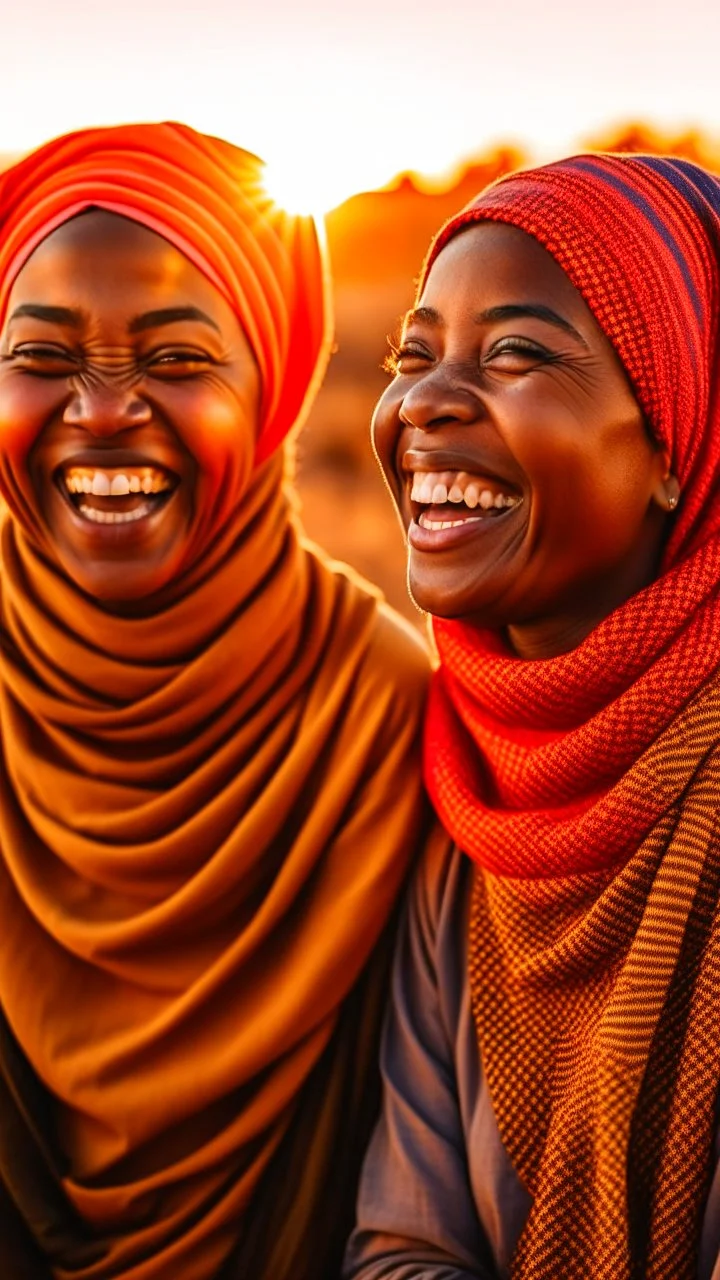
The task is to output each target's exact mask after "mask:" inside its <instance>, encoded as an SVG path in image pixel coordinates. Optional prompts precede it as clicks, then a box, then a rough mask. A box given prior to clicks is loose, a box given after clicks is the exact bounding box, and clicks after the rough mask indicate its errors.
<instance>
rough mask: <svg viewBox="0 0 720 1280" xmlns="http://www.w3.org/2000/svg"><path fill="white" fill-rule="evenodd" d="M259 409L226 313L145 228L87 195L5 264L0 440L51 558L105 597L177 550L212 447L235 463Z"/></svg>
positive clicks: (241, 343) (244, 345) (247, 454)
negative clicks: (96, 205) (12, 266)
mask: <svg viewBox="0 0 720 1280" xmlns="http://www.w3.org/2000/svg"><path fill="white" fill-rule="evenodd" d="M259 412H260V376H259V373H258V369H257V366H256V363H255V360H254V357H253V354H252V351H251V348H250V346H249V343H248V341H247V338H246V337H245V334H244V332H243V330H242V329H241V327H240V323H239V321H238V319H237V317H236V315H235V313H234V312H233V311H232V310H231V308H230V306H229V305H228V304H227V303H226V302H225V300H224V298H223V297H222V296H221V294H220V293H219V292H218V291H217V290H216V289H215V288H214V287H213V286H212V284H211V283H210V282H209V281H208V280H207V279H206V277H205V276H204V275H203V274H202V273H201V272H200V271H199V270H198V269H197V268H196V267H194V266H193V265H192V263H191V262H190V261H189V260H188V259H187V258H185V257H184V255H183V254H182V253H180V252H179V251H178V250H177V249H175V248H174V247H173V246H172V245H170V244H169V243H168V242H167V241H166V240H164V239H163V238H162V237H161V236H159V235H156V234H155V233H154V232H153V231H150V230H148V229H147V228H145V227H143V226H141V225H139V224H138V223H135V222H132V221H130V220H129V219H126V218H123V217H120V216H118V215H116V214H112V213H106V212H104V211H100V210H93V211H91V212H89V213H86V214H82V215H81V216H79V217H76V218H73V219H72V220H71V221H69V222H66V223H64V224H63V225H62V226H61V227H59V228H58V229H57V230H56V231H54V232H53V233H52V234H51V235H49V236H48V237H47V239H45V240H44V241H43V242H42V243H41V245H40V246H39V247H38V248H37V249H36V250H35V252H34V253H33V254H32V256H31V257H30V258H29V259H28V261H27V262H26V264H25V265H24V266H23V268H22V270H21V271H20V272H19V274H18V276H17V279H16V280H15V283H14V285H13V288H12V292H11V295H10V299H9V304H8V309H7V315H6V319H5V323H4V325H3V330H2V334H1V335H0V441H3V442H4V445H3V447H4V448H6V449H7V450H8V455H9V456H10V458H11V459H12V461H13V465H15V466H22V467H27V470H28V471H29V478H30V503H31V505H32V506H33V508H34V513H35V517H36V521H37V522H38V523H39V525H40V528H41V529H42V531H43V532H44V534H45V537H46V540H48V541H49V542H50V544H51V546H52V548H53V551H54V553H55V556H56V558H57V560H58V562H59V564H60V565H61V567H62V568H63V569H64V570H65V572H66V573H67V574H68V575H69V577H70V578H72V579H73V580H74V581H75V582H76V583H77V584H78V586H80V587H81V588H82V589H83V590H84V591H86V592H87V593H88V594H89V595H91V596H94V597H96V598H97V599H99V600H101V601H103V602H104V603H105V604H106V605H107V606H109V607H111V608H112V607H115V606H116V607H121V606H128V605H131V604H132V602H133V601H135V600H138V599H142V598H145V597H147V596H149V595H152V594H153V593H155V592H157V591H159V590H161V589H162V588H163V587H165V586H166V585H167V584H168V583H169V582H170V581H171V580H172V578H173V577H174V576H175V574H176V573H177V572H178V569H179V568H180V567H181V566H182V565H184V563H185V562H186V560H187V554H188V548H189V546H190V545H191V542H192V538H193V535H194V533H195V530H196V528H197V523H198V520H199V518H200V515H201V514H202V513H201V512H199V506H201V505H202V503H203V501H204V498H203V495H204V494H205V493H207V491H208V476H210V474H211V472H212V469H213V467H215V469H217V456H218V452H217V451H218V449H219V450H220V451H221V452H222V451H223V449H224V450H225V451H227V452H229V451H230V450H231V452H232V455H233V458H234V459H235V461H234V464H233V465H235V466H236V467H239V468H240V470H241V472H242V473H243V474H244V475H245V477H247V476H249V474H250V471H251V469H252V465H253V457H254V451H255V440H256V434H257V426H258V417H259ZM28 449H29V450H30V451H29V455H28ZM238 460H239V461H238ZM21 487H22V480H21Z"/></svg>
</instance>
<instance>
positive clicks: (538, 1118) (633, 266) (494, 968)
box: [425, 155, 720, 1280]
mask: <svg viewBox="0 0 720 1280" xmlns="http://www.w3.org/2000/svg"><path fill="white" fill-rule="evenodd" d="M480 220H494V221H500V222H504V223H508V224H511V225H513V226H516V227H519V228H521V229H522V230H524V231H526V232H527V233H529V234H530V235H532V236H534V237H535V238H536V239H537V240H538V241H539V242H540V243H541V244H542V245H544V246H545V248H546V249H547V250H548V251H549V252H550V253H551V254H552V256H553V257H554V258H555V259H556V261H557V262H558V263H559V264H560V266H561V267H562V268H563V269H564V271H565V272H566V274H567V275H568V277H569V278H570V280H571V281H572V283H573V284H574V285H575V286H576V288H577V289H578V290H579V291H580V293H581V294H582V296H583V297H584V299H585V301H586V302H587V304H588V306H589V307H590V309H591V310H592V312H593V314H594V316H595V318H596V319H597V321H598V323H599V324H600V326H601V327H602V329H603V330H604V332H605V334H606V335H607V336H608V338H609V339H610V341H611V343H612V344H613V346H614V347H615V350H616V351H617V353H618V355H619V357H620V359H621V361H622V363H623V365H624V367H625V370H626V372H627V374H628V376H629V378H630V381H631V383H632V385H633V388H634V391H635V394H636V396H637V399H638V401H639V403H640V405H641V407H642V409H643V411H644V413H645V415H646V417H647V420H648V423H649V425H650V428H651V430H652V431H653V433H654V435H655V436H656V438H657V439H658V440H659V441H660V442H661V443H662V444H663V445H664V446H665V447H666V448H667V449H668V452H669V454H670V458H671V468H672V471H673V472H674V474H675V475H676V476H677V477H678V480H679V482H680V489H681V500H680V505H679V508H678V510H677V513H676V514H675V516H674V517H673V518H672V519H673V525H672V530H671V533H670V536H669V540H668V543H667V546H666V550H665V555H664V561H663V564H662V568H661V572H660V575H659V577H658V578H657V580H656V581H655V582H653V583H652V584H651V585H650V586H649V587H648V588H647V589H646V590H644V591H642V592H641V593H639V594H638V595H636V596H634V597H632V598H631V599H630V600H628V601H627V602H626V603H625V604H624V605H622V606H621V607H620V608H619V609H617V610H616V611H615V612H614V613H613V614H611V615H610V616H609V617H608V618H606V619H605V620H604V621H603V622H602V623H601V624H600V625H599V626H598V627H596V629H595V630H594V631H593V632H592V633H591V634H590V635H589V636H588V637H587V638H586V639H585V641H584V642H583V643H582V644H581V645H580V646H579V647H578V648H577V649H575V650H574V651H572V652H570V653H567V654H564V655H561V656H560V657H557V658H553V659H550V660H545V661H532V662H531V661H522V660H520V659H518V658H516V657H513V656H512V655H511V654H510V653H509V651H508V650H507V648H506V646H505V645H504V644H503V643H502V642H501V640H500V638H499V637H497V636H495V635H490V634H488V633H484V632H483V631H481V630H480V629H478V628H476V627H474V626H472V625H470V624H468V623H463V622H447V621H441V620H437V619H436V620H435V621H434V624H433V627H434V633H435V638H436V643H437V647H438V651H439V655H440V662H441V666H440V671H439V673H438V675H437V678H436V680H435V682H434V687H433V690H432V694H431V707H430V715H429V720H428V728H427V736H426V753H425V755H426V773H427V778H428V783H429V786H430V790H431V793H432V796H433V799H434V802H435V804H436V806H437V809H438V811H439V813H440V816H441V818H442V819H443V822H444V823H445V825H446V826H447V828H448V830H449V831H450V833H451V834H452V835H453V837H454V838H455V840H456V841H457V843H458V844H459V845H460V847H461V848H462V849H463V850H465V851H466V852H467V853H468V854H469V856H470V857H471V858H472V859H474V860H475V862H476V863H477V864H478V873H477V876H476V883H475V892H474V899H473V908H472V918H471V926H470V981H471V992H472V1000H473V1009H474V1014H475V1020H476V1026H477V1032H478V1037H479V1042H480V1047H481V1052H482V1058H483V1066H484V1070H485V1072H486V1075H487V1079H488V1083H489V1087H490V1090H491V1094H492V1098H493V1104H494V1107H495V1111H496V1114H497V1118H498V1123H499V1126H500V1131H501V1134H502V1137H503V1141H504V1143H505V1145H506V1148H507V1150H508V1153H509V1155H510V1157H511V1159H512V1161H513V1163H514V1165H515V1167H516V1169H517V1171H518V1173H519V1175H520V1177H521V1179H522V1180H523V1182H524V1183H525V1185H526V1186H527V1188H528V1189H529V1191H530V1192H531V1194H532V1196H533V1207H532V1210H531V1213H530V1217H529V1220H528V1223H527V1225H526V1227H525V1230H524V1232H523V1234H522V1237H521V1240H520V1243H519V1246H518V1249H517V1252H516V1256H515V1259H514V1263H513V1269H512V1274H513V1277H522V1280H557V1277H558V1276H573V1277H575V1276H577V1277H580V1276H593V1277H595V1278H597V1280H627V1278H629V1277H637V1278H638V1280H640V1277H643V1280H644V1278H646V1277H647V1278H648V1280H651V1278H652V1280H661V1278H662V1280H685V1278H687V1280H690V1278H691V1277H693V1276H694V1275H695V1274H696V1268H697V1247H698V1236H699V1229H700V1222H701V1217H702V1211H703V1209H704V1201H705V1196H706V1193H707V1189H708V1185H709V1184H708V1180H709V1176H710V1170H711V1162H712V1145H713V1138H714V1134H715V1126H716V1112H715V1104H716V1097H717V1092H718V1083H719V1082H720V1065H719V1064H718V1058H717V1049H716V1039H717V1037H716V1028H717V1008H718V1002H719V1001H720V921H718V904H719V902H720V842H719V839H718V831H717V823H718V815H720V759H719V758H718V753H717V743H718V739H719V738H720V678H719V677H718V665H719V664H720V599H719V598H718V596H719V592H718V580H719V578H720V500H719V499H720V492H719V489H720V480H719V467H720V407H719V406H718V389H719V387H720V382H719V381H718V374H717V370H718V367H719V361H720V350H719V349H718V306H719V305H720V182H718V180H717V179H716V178H714V177H712V176H711V175H709V174H707V173H706V172H704V171H703V170H701V169H699V168H697V167H696V166H694V165H692V164H689V163H686V162H684V161H681V160H674V159H667V158H659V159H658V158H653V157H642V156H634V157H628V156H604V155H587V156H578V157H575V158H573V159H571V160H568V161H563V162H561V163H559V164H554V165H549V166H547V167H544V168H542V169H538V170H535V171H529V172H527V173H520V174H517V175H513V176H512V177H510V178H508V179H505V180H503V181H501V182H499V183H497V184H496V185H495V186H493V187H491V188H490V189H489V190H488V191H486V192H485V193H483V194H482V195H481V196H480V197H479V199H478V200H477V201H475V202H474V203H473V204H472V205H471V206H469V207H468V208H467V209H466V210H465V211H463V212H462V213H461V214H459V215H458V216H457V217H456V218H454V219H452V220H451V222H450V223H449V224H448V225H447V226H446V227H445V228H443V230H442V231H441V233H440V235H439V236H438V238H437V240H436V241H435V243H434V244H433V246H432V248H431V251H430V255H429V258H428V262H427V263H426V267H425V275H427V272H428V271H429V270H430V269H431V266H432V262H433V261H434V259H435V258H436V257H437V255H438V253H440V252H441V251H442V248H443V247H444V245H445V244H446V243H447V242H448V240H449V239H450V238H451V237H452V236H454V235H456V234H457V233H458V232H459V231H461V230H462V229H463V228H464V227H465V226H467V225H469V224H471V223H473V222H476V221H480Z"/></svg>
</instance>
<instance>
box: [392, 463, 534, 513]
mask: <svg viewBox="0 0 720 1280" xmlns="http://www.w3.org/2000/svg"><path fill="white" fill-rule="evenodd" d="M410 497H411V499H412V500H413V502H426V503H432V504H433V505H437V506H442V504H443V503H445V502H464V503H465V505H466V506H467V507H471V508H474V507H481V508H482V509H483V510H485V511H489V510H490V508H491V507H496V508H497V509H498V510H500V509H501V508H502V507H516V506H517V505H518V503H519V502H521V501H522V499H521V498H520V497H518V496H517V495H515V494H512V493H502V492H500V491H499V490H498V489H497V488H496V487H494V488H490V487H489V484H488V481H487V480H484V479H483V478H481V477H480V476H473V475H470V474H469V473H468V472H467V471H443V472H437V471H416V472H415V474H414V475H413V482H412V491H411V493H410Z"/></svg>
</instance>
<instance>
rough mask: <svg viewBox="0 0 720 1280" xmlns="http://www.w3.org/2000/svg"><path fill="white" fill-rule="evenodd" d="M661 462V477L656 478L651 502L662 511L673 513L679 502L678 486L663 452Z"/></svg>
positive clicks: (666, 456)
mask: <svg viewBox="0 0 720 1280" xmlns="http://www.w3.org/2000/svg"><path fill="white" fill-rule="evenodd" d="M661 461H662V467H661V475H659V476H658V479H657V481H656V483H655V485H654V486H653V491H652V497H653V502H656V503H657V505H658V506H659V507H660V508H661V509H662V510H663V511H674V510H675V508H676V507H677V504H678V502H679V501H680V485H679V484H678V481H677V477H676V476H674V475H673V474H672V472H671V470H670V460H669V458H668V455H667V453H665V451H663V453H662V455H661Z"/></svg>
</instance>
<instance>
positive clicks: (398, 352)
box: [383, 337, 559, 377]
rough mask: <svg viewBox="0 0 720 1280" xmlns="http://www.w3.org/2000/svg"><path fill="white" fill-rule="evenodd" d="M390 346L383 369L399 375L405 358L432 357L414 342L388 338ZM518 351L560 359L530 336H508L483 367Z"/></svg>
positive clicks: (550, 360)
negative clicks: (396, 341)
mask: <svg viewBox="0 0 720 1280" xmlns="http://www.w3.org/2000/svg"><path fill="white" fill-rule="evenodd" d="M388 346H389V348H390V350H389V352H388V354H387V356H386V357H385V360H384V361H383V369H384V370H385V372H386V373H389V374H391V375H392V376H393V377H397V375H398V374H399V373H401V372H402V370H401V368H400V362H401V360H403V359H408V360H409V359H415V360H425V361H429V360H431V359H432V356H431V354H430V353H429V352H428V351H426V350H424V349H423V348H422V347H416V346H413V345H412V343H399V344H397V343H395V342H394V341H393V340H392V339H391V338H388ZM508 353H509V354H512V353H517V354H519V355H526V356H527V357H528V358H529V359H535V360H538V361H542V363H543V364H551V363H553V362H554V361H555V360H557V359H559V356H558V355H557V354H556V353H555V352H552V351H548V350H547V348H546V347H542V346H540V345H539V343H537V342H533V341H531V340H530V339H529V338H520V337H507V338H499V339H498V341H497V342H496V343H495V344H494V345H493V346H492V347H491V348H490V350H489V351H488V352H487V354H486V355H485V356H484V358H483V359H482V360H481V362H480V364H481V367H482V366H484V365H486V364H488V363H489V362H490V361H491V360H492V358H493V357H494V356H502V355H506V354H508Z"/></svg>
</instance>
